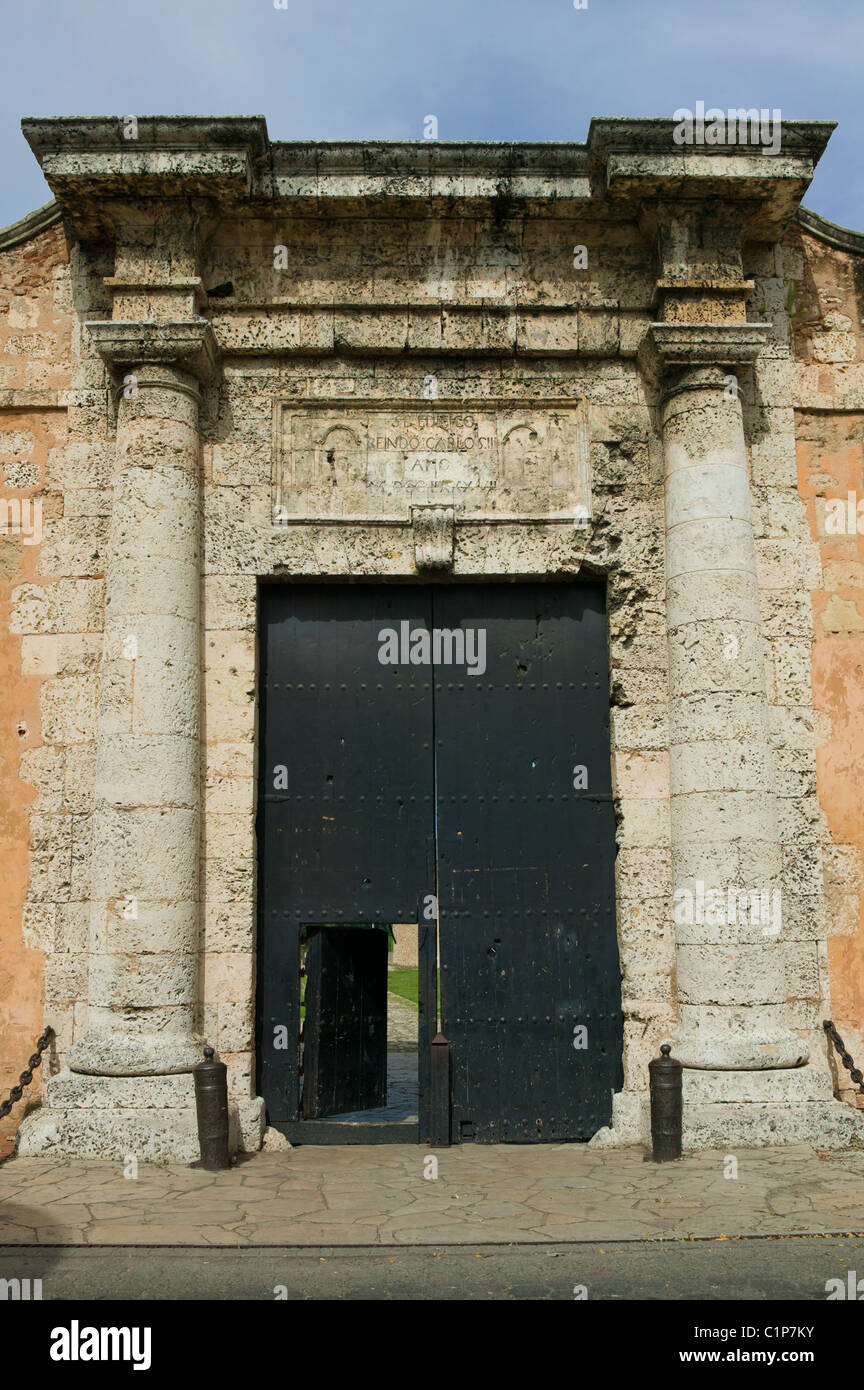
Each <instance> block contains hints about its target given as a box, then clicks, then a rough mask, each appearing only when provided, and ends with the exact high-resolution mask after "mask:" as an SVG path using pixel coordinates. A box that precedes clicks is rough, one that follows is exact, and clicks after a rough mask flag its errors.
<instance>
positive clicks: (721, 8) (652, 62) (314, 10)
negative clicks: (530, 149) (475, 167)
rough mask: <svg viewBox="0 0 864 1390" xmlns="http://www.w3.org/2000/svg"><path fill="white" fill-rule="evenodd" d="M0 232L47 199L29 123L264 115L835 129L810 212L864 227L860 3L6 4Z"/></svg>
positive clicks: (578, 126)
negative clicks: (738, 122) (667, 120)
mask: <svg viewBox="0 0 864 1390" xmlns="http://www.w3.org/2000/svg"><path fill="white" fill-rule="evenodd" d="M4 11H5V12H4V14H3V22H2V33H3V49H4V52H3V59H4V60H5V61H3V64H2V66H3V69H5V70H4V71H3V73H2V81H0V140H2V146H3V174H4V177H3V179H2V180H0V226H4V225H6V224H7V223H9V222H13V221H15V220H17V219H18V218H19V217H22V216H24V214H25V213H27V212H30V211H32V210H33V209H34V208H35V207H38V206H39V205H40V204H42V203H44V202H46V201H47V200H48V198H49V196H50V194H49V192H48V189H47V187H46V185H45V183H44V181H43V179H42V176H41V173H40V171H39V168H38V165H37V164H36V161H35V159H34V158H33V156H32V154H31V153H30V150H29V148H28V147H27V145H26V143H25V141H24V139H23V137H22V135H21V131H20V127H19V122H20V120H21V117H22V116H25V115H26V116H58V115H67V116H101V115H118V116H119V115H152V114H154V113H159V114H170V115H176V114H183V115H187V114H189V115H200V114H211V113H215V114H219V115H229V114H230V115H236V114H245V115H248V114H261V115H263V116H265V117H266V119H267V124H268V128H269V131H270V135H271V138H273V139H277V140H315V139H322V140H328V139H329V140H333V139H351V140H363V139H378V140H381V139H384V140H406V139H419V138H420V137H421V136H422V133H423V118H424V116H426V115H430V114H432V115H436V116H437V117H438V123H439V125H438V134H439V137H440V138H441V139H442V140H575V141H582V140H584V139H585V137H586V135H587V131H588V123H589V121H590V119H591V117H592V116H671V115H672V112H673V111H674V110H675V108H676V107H679V106H686V107H691V108H693V107H695V104H696V102H697V101H699V100H703V101H704V102H705V103H706V105H707V106H720V107H723V108H728V107H730V106H735V107H738V106H746V107H752V106H758V107H763V106H764V107H771V108H773V107H779V108H780V110H781V111H782V114H783V117H784V118H785V119H794V118H799V119H817V118H818V119H823V120H836V121H838V122H839V127H838V129H837V130H836V131H835V133H834V135H833V137H832V139H831V143H830V145H829V147H828V150H827V152H826V154H825V156H824V158H823V160H822V162H821V164H820V166H819V170H818V172H817V175H816V178H815V180H814V182H813V184H812V185H811V188H810V190H809V192H808V194H807V196H806V198H805V203H806V204H807V206H809V207H811V208H813V209H814V210H815V211H816V212H819V213H821V214H822V215H823V216H825V217H829V218H831V219H832V220H833V221H835V222H840V223H842V224H843V225H845V226H849V227H854V228H856V229H859V230H862V231H864V177H862V176H864V99H862V95H861V87H862V84H861V75H860V73H861V55H862V52H864V0H831V3H830V4H826V3H825V0H720V3H706V0H696V3H685V0H678V2H677V3H676V0H588V9H587V10H575V9H574V7H573V0H363V3H359V0H287V8H286V9H279V10H277V9H275V7H274V3H273V0H147V3H146V4H144V3H141V4H129V3H123V0H121V3H120V4H118V3H117V0H66V3H60V0H31V3H29V4H27V3H21V0H18V3H14V4H13V3H9V2H8V0H7V4H6V5H5V6H4Z"/></svg>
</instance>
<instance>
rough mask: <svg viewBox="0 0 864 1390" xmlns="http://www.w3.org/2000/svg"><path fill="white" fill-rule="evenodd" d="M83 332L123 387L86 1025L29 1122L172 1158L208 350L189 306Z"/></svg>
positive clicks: (191, 1126)
mask: <svg viewBox="0 0 864 1390" xmlns="http://www.w3.org/2000/svg"><path fill="white" fill-rule="evenodd" d="M89 329H90V332H91V334H92V335H93V338H94V340H95V343H96V346H97V348H98V350H99V352H100V354H101V355H102V357H103V359H104V360H105V361H106V362H107V363H108V364H109V366H110V367H111V369H112V374H113V376H114V377H115V380H116V381H118V382H122V385H121V387H120V397H119V410H118V421H117V452H116V466H115V473H114V489H113V500H112V506H111V526H110V540H109V550H108V561H107V573H106V612H105V636H104V646H103V657H102V668H101V684H100V699H99V708H98V716H97V734H96V740H97V754H96V757H97V762H96V778H95V793H94V808H93V842H92V860H91V905H90V954H89V990H88V1031H87V1032H86V1034H85V1035H84V1036H83V1037H82V1038H81V1039H80V1040H78V1041H76V1042H75V1043H74V1044H73V1046H72V1048H71V1049H70V1052H69V1058H68V1064H69V1068H70V1071H69V1072H68V1073H64V1074H61V1076H59V1077H57V1078H54V1079H53V1080H52V1082H51V1083H49V1086H48V1088H47V1109H46V1112H45V1115H44V1116H43V1117H42V1126H43V1129H44V1125H45V1124H46V1123H50V1122H51V1119H52V1115H53V1116H54V1118H55V1121H58V1123H56V1124H55V1128H57V1130H58V1137H57V1139H56V1140H55V1141H54V1142H59V1144H60V1146H61V1148H64V1149H67V1150H69V1151H72V1152H78V1153H81V1152H88V1151H89V1152H98V1153H99V1154H100V1155H101V1156H103V1157H104V1156H111V1155H125V1154H127V1153H137V1154H138V1155H139V1156H142V1157H160V1158H172V1157H174V1158H188V1157H194V1156H195V1154H196V1153H197V1143H196V1140H195V1117H194V1110H193V1109H192V1078H191V1076H189V1075H188V1073H189V1071H190V1069H191V1067H192V1066H193V1065H194V1064H195V1062H197V1061H200V1059H201V1055H202V1054H201V1041H200V1039H196V1038H195V1036H194V1032H193V1029H194V1018H193V1014H194V1008H195V1002H196V998H197V988H196V985H197V980H196V976H197V962H198V932H199V832H200V815H201V809H200V787H201V779H200V766H199V763H200V732H201V731H200V707H201V671H200V665H201V631H200V612H199V602H200V600H199V594H200V586H201V578H200V570H201V471H200V440H199V429H198V411H199V385H200V383H201V382H202V381H203V380H205V379H206V377H207V376H208V375H209V374H210V372H211V371H212V370H213V367H214V363H215V346H214V340H213V335H212V330H211V328H210V325H209V323H207V322H206V321H205V320H203V319H197V320H196V319H193V320H189V321H186V322H180V323H160V324H155V323H144V324H138V323H127V322H121V321H117V320H112V321H109V322H100V323H91V324H89ZM172 1073H187V1075H185V1076H174V1075H172ZM109 1078H110V1079H111V1080H110V1081H109V1080H108V1079H109ZM120 1078H124V1080H122V1081H121V1080H120ZM133 1078H135V1080H133ZM88 1111H89V1113H88ZM61 1112H62V1118H61ZM24 1147H25V1151H27V1143H26V1136H25V1143H24ZM39 1147H40V1145H39V1144H38V1143H36V1142H34V1143H32V1145H31V1147H30V1149H29V1151H31V1152H32V1151H35V1150H38V1148H39Z"/></svg>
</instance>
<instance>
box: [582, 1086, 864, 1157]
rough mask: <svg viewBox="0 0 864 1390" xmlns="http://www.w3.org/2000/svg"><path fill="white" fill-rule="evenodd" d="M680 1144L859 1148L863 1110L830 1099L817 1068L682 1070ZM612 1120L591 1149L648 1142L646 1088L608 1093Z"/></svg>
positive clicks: (689, 1148)
mask: <svg viewBox="0 0 864 1390" xmlns="http://www.w3.org/2000/svg"><path fill="white" fill-rule="evenodd" d="M682 1090H683V1099H684V1124H683V1148H684V1152H685V1153H692V1152H694V1151H695V1150H697V1149H721V1150H728V1149H761V1148H769V1147H771V1146H772V1145H783V1144H808V1145H811V1146H812V1147H814V1148H819V1149H860V1148H864V1110H858V1109H856V1108H855V1107H854V1106H851V1105H847V1104H846V1102H845V1101H840V1100H835V1099H834V1093H833V1091H832V1088H831V1079H830V1077H829V1076H828V1074H827V1073H826V1072H823V1071H818V1070H817V1069H816V1068H815V1067H799V1068H797V1069H792V1068H788V1069H778V1070H776V1071H765V1070H762V1071H737V1072H736V1071H718V1070H714V1071H706V1070H692V1071H691V1070H687V1069H685V1071H684V1074H683V1077H682ZM612 1116H613V1118H612V1124H611V1126H609V1128H607V1129H601V1130H599V1131H598V1133H597V1134H595V1135H594V1138H593V1139H592V1140H591V1141H590V1143H591V1144H592V1146H594V1147H595V1148H603V1149H611V1148H625V1147H627V1146H628V1145H629V1146H632V1145H634V1144H640V1145H643V1146H644V1147H646V1148H649V1149H650V1146H651V1107H650V1102H649V1098H648V1092H647V1087H646V1089H645V1091H644V1092H635V1091H620V1092H618V1094H617V1095H615V1096H613V1098H612Z"/></svg>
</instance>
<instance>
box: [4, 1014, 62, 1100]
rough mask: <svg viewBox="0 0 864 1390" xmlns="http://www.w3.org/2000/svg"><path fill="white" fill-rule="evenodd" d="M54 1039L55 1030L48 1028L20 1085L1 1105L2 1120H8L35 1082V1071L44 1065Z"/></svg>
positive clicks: (22, 1076) (13, 1088) (14, 1087)
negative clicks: (43, 1058) (27, 1088)
mask: <svg viewBox="0 0 864 1390" xmlns="http://www.w3.org/2000/svg"><path fill="white" fill-rule="evenodd" d="M53 1037H54V1029H53V1028H46V1029H45V1032H44V1033H43V1034H42V1036H41V1038H39V1040H38V1042H37V1043H36V1051H35V1052H34V1053H33V1056H32V1057H31V1058H30V1061H29V1062H28V1063H27V1066H26V1067H25V1069H24V1071H22V1073H21V1075H20V1076H19V1078H18V1085H17V1086H13V1087H12V1090H11V1091H10V1092H9V1099H8V1100H4V1102H3V1104H2V1105H0V1120H3V1119H5V1118H6V1116H7V1115H8V1114H9V1111H10V1110H11V1109H12V1106H13V1105H17V1103H18V1101H19V1100H20V1099H21V1097H22V1095H23V1094H24V1089H25V1087H26V1086H29V1085H30V1082H31V1081H32V1080H33V1073H34V1071H35V1070H36V1068H37V1067H39V1066H41V1065H42V1053H43V1052H44V1051H45V1049H46V1047H48V1045H49V1044H50V1042H51V1039H52V1038H53Z"/></svg>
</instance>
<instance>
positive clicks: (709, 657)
mask: <svg viewBox="0 0 864 1390" xmlns="http://www.w3.org/2000/svg"><path fill="white" fill-rule="evenodd" d="M653 336H654V342H655V346H656V347H657V348H658V351H659V353H660V356H661V358H662V360H663V362H664V365H665V366H666V373H665V376H664V382H663V395H662V407H661V410H662V430H663V453H664V462H665V511H666V585H667V610H666V612H667V635H668V643H669V682H670V724H671V727H670V783H671V819H672V870H673V888H674V892H675V914H676V934H677V942H678V950H677V975H678V999H679V1009H680V1033H679V1036H678V1039H677V1042H676V1047H675V1054H676V1056H678V1057H680V1058H681V1060H682V1061H683V1062H685V1063H686V1064H687V1065H688V1066H693V1067H709V1068H733V1069H738V1068H745V1069H749V1068H762V1067H789V1066H796V1065H798V1064H799V1063H801V1062H802V1061H806V1058H807V1049H806V1047H805V1046H804V1045H803V1044H802V1043H801V1041H800V1040H799V1039H798V1038H797V1037H795V1036H794V1035H793V1034H792V1033H791V1032H790V1031H789V1029H788V1027H787V1019H786V980H785V969H784V947H783V939H782V911H781V917H780V923H778V922H777V921H776V920H775V917H774V916H772V908H775V907H776V908H778V910H780V908H781V903H782V899H781V898H779V897H776V896H775V894H778V893H779V891H780V889H781V880H782V859H781V850H780V841H779V836H778V830H777V816H776V806H775V796H774V773H773V762H772V753H771V748H770V738H769V730H768V711H767V695H766V685H765V664H764V657H763V652H762V623H761V615H760V608H759V585H758V579H757V573H756V547H755V542H754V533H753V515H752V505H751V500H750V479H749V472H748V463H747V451H746V446H745V440H744V428H743V423H742V418H741V406H740V403H739V400H738V394H737V390H736V389H735V385H734V382H735V380H736V378H735V377H734V375H733V372H732V365H731V362H732V361H735V360H736V359H737V360H738V361H739V362H740V361H742V360H743V361H746V358H747V356H748V355H749V354H750V353H751V352H754V351H755V350H758V346H759V341H758V335H757V334H755V333H754V331H753V329H750V328H748V327H747V326H745V327H744V329H743V331H742V330H740V329H739V330H737V331H736V330H733V332H732V335H731V336H732V338H733V339H734V340H735V341H733V342H731V343H730V342H728V341H724V339H728V337H729V332H728V330H726V332H725V333H722V332H720V333H718V331H717V330H716V329H715V330H714V332H713V333H712V334H710V335H709V333H708V332H706V329H705V328H703V327H701V326H700V327H699V328H697V329H695V330H694V329H693V327H691V326H690V325H687V327H686V328H684V330H683V332H682V328H681V327H679V326H677V325H676V326H666V325H663V326H660V325H657V326H655V328H654V330H653ZM709 337H713V338H718V337H719V339H720V341H714V342H712V341H709ZM710 355H716V356H718V357H720V358H721V361H720V362H719V363H715V364H707V363H705V362H704V359H705V358H706V357H707V356H710ZM694 357H695V358H696V361H695V362H693V360H692V359H693V358H694ZM700 358H701V359H703V360H702V361H700V360H699V359H700ZM724 358H725V361H723V360H722V359H724ZM730 359H731V361H730ZM730 890H731V893H730ZM745 893H747V894H748V895H749V894H750V893H753V894H754V895H756V896H755V897H753V898H752V899H749V898H748V899H745V898H744V896H743V895H744V894H745ZM733 895H734V896H733ZM754 909H755V910H754ZM763 909H764V911H763ZM754 916H755V917H756V918H757V920H755V921H754V920H752V919H753V917H754ZM730 918H734V919H735V920H732V921H730V920H729V919H730ZM688 919H690V920H688ZM763 919H764V920H763Z"/></svg>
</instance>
